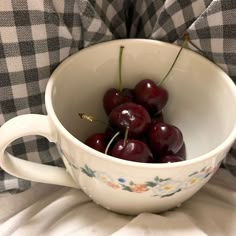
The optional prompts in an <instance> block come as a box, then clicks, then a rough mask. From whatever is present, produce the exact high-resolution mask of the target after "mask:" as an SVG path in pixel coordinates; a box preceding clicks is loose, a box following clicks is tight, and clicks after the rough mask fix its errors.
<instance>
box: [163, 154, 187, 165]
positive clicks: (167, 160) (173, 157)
mask: <svg viewBox="0 0 236 236" xmlns="http://www.w3.org/2000/svg"><path fill="white" fill-rule="evenodd" d="M179 161H183V159H182V158H181V157H179V156H176V155H165V156H161V157H160V158H158V162H159V163H172V162H179Z"/></svg>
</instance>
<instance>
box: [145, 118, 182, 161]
mask: <svg viewBox="0 0 236 236" xmlns="http://www.w3.org/2000/svg"><path fill="white" fill-rule="evenodd" d="M148 142H149V145H150V148H151V150H152V152H153V153H154V155H155V156H158V157H160V156H163V155H169V154H175V153H177V152H178V151H179V150H180V148H181V147H182V145H183V135H182V132H181V131H180V130H179V129H178V128H177V127H176V126H173V125H170V124H167V123H160V122H153V123H152V124H151V125H150V129H149V132H148Z"/></svg>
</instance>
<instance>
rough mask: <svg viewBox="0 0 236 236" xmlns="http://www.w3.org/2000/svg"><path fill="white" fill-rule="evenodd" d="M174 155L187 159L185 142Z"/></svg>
mask: <svg viewBox="0 0 236 236" xmlns="http://www.w3.org/2000/svg"><path fill="white" fill-rule="evenodd" d="M174 155H176V156H178V157H180V158H181V159H183V160H185V159H186V155H187V154H186V146H185V143H183V145H182V146H181V148H180V149H179V151H178V152H176V153H174Z"/></svg>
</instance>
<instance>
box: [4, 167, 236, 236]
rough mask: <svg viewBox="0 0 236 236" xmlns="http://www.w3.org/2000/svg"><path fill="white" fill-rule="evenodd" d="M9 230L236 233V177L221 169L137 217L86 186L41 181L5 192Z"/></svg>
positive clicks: (27, 235) (97, 235)
mask: <svg viewBox="0 0 236 236" xmlns="http://www.w3.org/2000/svg"><path fill="white" fill-rule="evenodd" d="M0 196H1V195H0ZM9 235H11V236H34V235H43V236H44V235H45V236H62V235H63V236H66V235H68V236H77V235H79V236H83V235H88V236H90V235H94V236H104V235H112V236H124V235H125V236H126V235H131V236H133V235H134V236H139V235H140V236H141V235H143V236H154V235H155V236H159V235H160V236H163V235H165V236H178V235H179V236H185V235H186V236H187V235H188V236H195V235H196V236H202V235H212V236H218V235H222V236H231V235H232V236H235V235H236V178H235V177H234V176H232V175H231V174H230V173H229V172H228V171H226V170H224V169H220V170H219V171H218V172H217V173H216V174H215V175H214V177H213V178H212V179H211V180H210V182H209V183H208V184H207V185H206V186H205V187H203V188H202V189H201V190H200V191H199V192H198V193H197V194H196V195H195V196H194V197H192V198H191V199H190V200H188V201H187V202H185V203H184V204H182V206H181V207H179V208H176V209H173V210H171V211H167V212H165V213H163V214H148V213H143V214H140V215H138V216H136V217H133V216H125V215H120V214H116V213H113V212H109V211H107V210H105V209H103V208H102V207H100V206H97V205H96V204H95V203H93V202H92V201H91V200H90V199H89V197H87V196H86V195H85V194H84V193H83V192H82V191H80V190H75V189H69V188H65V187H59V186H53V185H45V184H36V185H34V187H33V188H32V189H30V190H28V191H26V192H23V193H20V194H17V195H9V194H7V195H2V196H1V197H0V236H9Z"/></svg>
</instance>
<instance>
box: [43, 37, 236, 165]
mask: <svg viewBox="0 0 236 236" xmlns="http://www.w3.org/2000/svg"><path fill="white" fill-rule="evenodd" d="M125 41H133V42H137V43H153V44H157V45H158V44H159V45H163V46H168V47H172V48H177V49H179V48H180V46H179V45H176V44H172V43H168V42H163V41H159V40H153V39H116V40H111V41H105V42H101V43H98V44H94V45H91V46H89V47H87V48H84V49H81V50H80V51H78V52H76V53H74V54H72V55H70V56H69V57H67V58H66V59H64V61H62V62H61V63H60V64H59V65H58V66H57V68H56V69H55V70H54V72H53V73H52V75H51V76H50V78H49V81H48V83H47V86H46V91H45V106H46V111H47V114H48V117H50V118H51V120H52V122H53V123H54V124H55V126H56V128H57V129H58V130H60V132H61V133H63V135H64V136H65V137H66V139H67V140H69V141H70V142H72V143H73V144H74V145H76V146H78V145H79V146H80V148H82V149H83V150H84V151H86V152H88V153H90V154H92V155H96V156H97V157H99V158H101V159H103V160H105V161H110V162H114V163H117V164H121V165H124V166H130V167H135V168H148V169H157V168H167V167H168V168H175V167H181V166H186V165H192V164H196V163H199V162H202V161H206V160H207V159H210V158H212V157H213V156H216V155H217V154H218V153H220V152H221V151H222V150H224V149H225V148H226V147H227V146H230V145H231V143H233V142H234V141H235V139H236V123H235V125H234V127H233V129H232V130H231V132H230V134H229V135H228V137H226V138H225V139H224V140H223V141H222V142H221V144H220V145H218V146H217V147H216V148H214V149H212V150H211V151H209V152H207V153H205V154H202V155H200V156H198V157H196V158H193V159H186V160H183V161H180V162H172V163H141V162H133V161H128V160H122V159H119V158H114V157H112V156H109V155H106V154H104V153H101V152H99V151H97V150H94V149H93V148H91V147H89V146H87V145H86V144H84V143H83V142H82V141H80V140H79V139H77V138H76V137H74V136H73V135H72V134H71V133H70V132H69V131H68V130H67V129H66V128H65V127H64V126H63V125H62V123H61V122H60V121H59V119H58V118H57V115H56V113H55V111H54V108H53V104H52V99H51V97H52V91H53V86H54V81H55V80H56V77H57V74H59V73H60V71H61V70H62V69H63V67H64V66H65V65H67V64H69V63H70V62H71V61H73V59H74V57H76V56H77V54H81V53H84V52H86V51H88V50H93V49H94V48H96V47H101V46H102V45H104V44H111V45H112V44H117V42H119V43H120V42H125ZM183 50H185V51H187V52H188V53H189V54H192V55H194V56H196V57H200V58H201V60H203V61H205V62H206V63H208V64H209V65H211V66H213V67H215V69H216V70H218V71H219V72H221V73H223V74H224V80H225V83H226V85H227V86H228V87H229V88H230V90H231V91H232V94H233V96H234V98H235V103H236V87H235V84H234V82H233V80H232V79H231V78H230V77H229V75H228V74H226V72H224V71H223V70H222V69H221V68H220V67H219V66H218V65H217V64H215V63H213V62H212V61H210V60H209V59H207V58H205V57H203V56H202V55H200V54H198V53H197V52H195V51H193V50H191V49H187V48H183ZM233 90H235V91H233ZM97 157H96V158H97Z"/></svg>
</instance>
